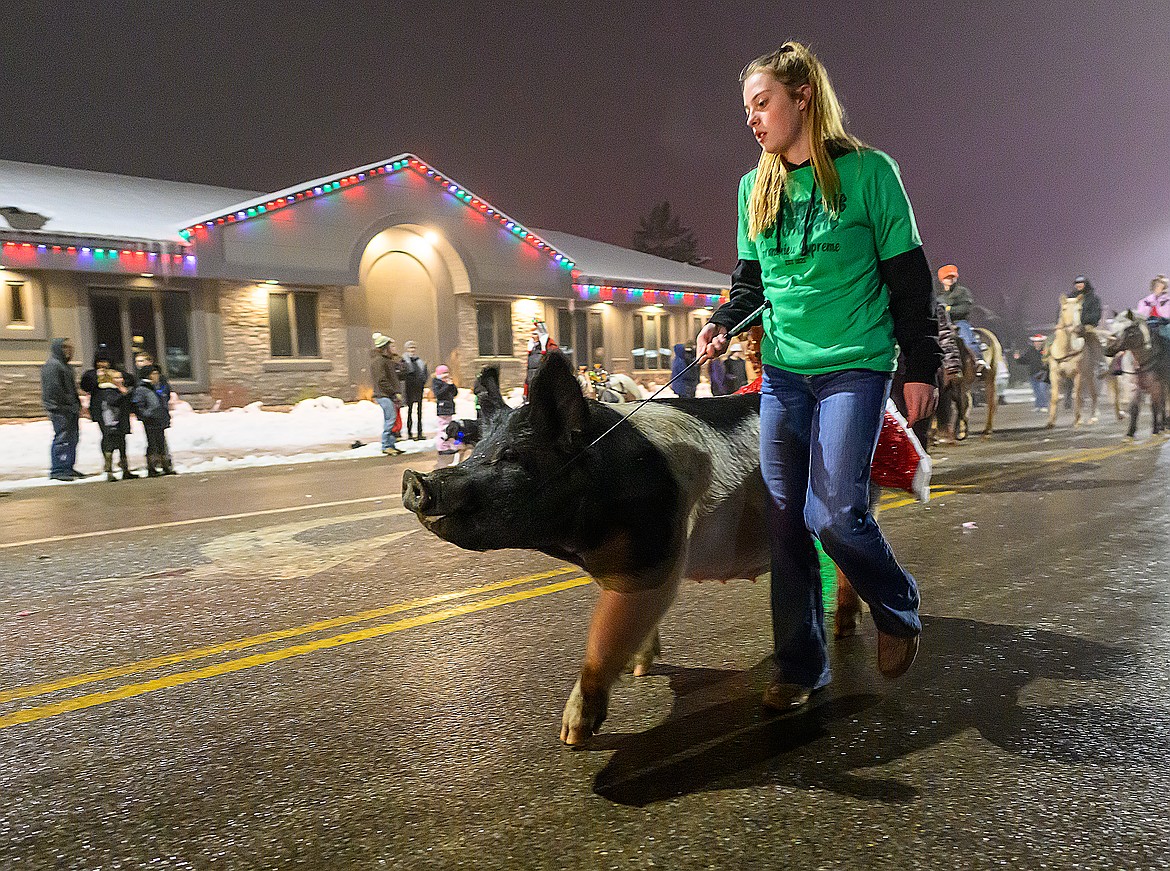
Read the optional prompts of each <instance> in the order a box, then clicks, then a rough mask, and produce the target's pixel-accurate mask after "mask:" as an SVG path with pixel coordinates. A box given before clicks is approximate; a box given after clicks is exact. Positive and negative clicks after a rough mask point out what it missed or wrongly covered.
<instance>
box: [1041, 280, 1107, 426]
mask: <svg viewBox="0 0 1170 871" xmlns="http://www.w3.org/2000/svg"><path fill="white" fill-rule="evenodd" d="M1101 360H1102V355H1101V342H1100V340H1099V339H1098V338H1097V330H1096V328H1095V327H1091V326H1084V325H1082V324H1081V298H1080V297H1079V296H1071V297H1070V296H1065V297H1061V299H1060V319H1059V320H1058V321H1057V323H1056V334H1055V335H1054V336H1053V339H1052V347H1051V348H1049V349H1048V380H1049V383H1050V384H1051V385H1052V396H1051V398H1050V399H1049V402H1048V423H1047V427H1048V428H1049V429H1052V427H1054V426H1056V415H1057V412H1058V411H1059V409H1060V399H1061V396H1062V395H1063V391H1062V389H1061V388H1062V386H1063V385H1062V383H1061V382H1062V381H1068V380H1071V381H1072V384H1073V426H1080V425H1081V403H1082V401H1083V399H1084V395H1085V393H1086V392H1087V393H1088V394H1089V398H1090V400H1091V404H1090V406H1089V423H1096V422H1097V399H1098V397H1099V396H1100V392H1101V382H1100V381H1099V380H1098V378H1097V370H1098V369H1099V368H1100V364H1101Z"/></svg>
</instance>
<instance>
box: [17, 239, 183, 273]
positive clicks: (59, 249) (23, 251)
mask: <svg viewBox="0 0 1170 871" xmlns="http://www.w3.org/2000/svg"><path fill="white" fill-rule="evenodd" d="M0 252H2V253H3V254H4V262H5V263H9V264H10V265H14V266H20V265H27V264H29V263H35V262H36V261H37V260H38V259H39V258H41V257H44V256H51V255H62V254H63V255H66V256H72V257H75V258H77V260H78V261H82V262H84V263H86V264H89V265H95V264H99V263H108V264H111V265H113V264H117V265H120V266H124V267H125V268H126V269H129V270H139V269H141V268H142V267H144V266H149V265H154V264H169V265H173V266H179V267H182V268H183V270H184V271H193V270H194V269H195V265H196V260H195V255H194V254H167V253H165V252H159V251H147V250H145V249H142V248H110V247H96V246H91V245H56V244H49V243H46V242H14V241H12V240H5V241H4V243H3V245H2V246H0Z"/></svg>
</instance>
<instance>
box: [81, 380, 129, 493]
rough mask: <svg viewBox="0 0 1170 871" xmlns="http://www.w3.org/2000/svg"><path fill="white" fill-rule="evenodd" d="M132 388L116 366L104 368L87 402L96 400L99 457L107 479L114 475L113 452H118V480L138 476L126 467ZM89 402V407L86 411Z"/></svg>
mask: <svg viewBox="0 0 1170 871" xmlns="http://www.w3.org/2000/svg"><path fill="white" fill-rule="evenodd" d="M131 391H132V388H130V387H127V386H126V374H125V373H124V372H122V370H120V369H106V370H104V374H103V375H102V377H101V380H99V381H98V385H97V387H96V389H95V390H94V393H93V399H92V400H90V401H91V402H94V403H97V409H98V417H99V419H100V423H99V426H100V427H101V430H102V457H103V458H104V459H105V473H106V480H107V481H117V480H118V479H117V478H115V477H114V452H115V451H117V452H118V465H119V466H120V467H121V469H122V480H123V481H128V480H129V479H131V478H137V477H138V476H137V475H136V474H134V473H133V472H131V471H130V462H129V459H128V458H127V456H126V436H128V435H129V434H130V412H131V411H132V410H133V397H132V396H131ZM92 414H93V406H92V405H91V407H90V415H91V416H92Z"/></svg>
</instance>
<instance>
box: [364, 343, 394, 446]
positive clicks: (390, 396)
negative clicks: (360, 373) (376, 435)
mask: <svg viewBox="0 0 1170 871" xmlns="http://www.w3.org/2000/svg"><path fill="white" fill-rule="evenodd" d="M401 364H402V359H401V358H400V357H399V356H398V354H397V353H396V352H395V350H394V340H393V339H392V338H390V337H389V336H383V335H382V334H381V333H374V351H373V355H372V357H371V360H370V381H371V383H372V384H373V385H374V402H376V403H378V405H379V406H381V408H382V417H383V418H384V422H383V424H382V453H384V454H385V455H386V456H388V457H392V456H395V455H397V454H401V453H402V451H401V450H400V449H399V448H398V446H397V441H398V438H397V435H396V434H397V433H398V432H399V431H400V430H401V424H400V422H399V416H398V409H399V408H400V407H401V405H402V381H401V379H400V378H399V375H398V373H399V372H400V371H401Z"/></svg>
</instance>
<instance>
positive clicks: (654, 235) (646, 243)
mask: <svg viewBox="0 0 1170 871" xmlns="http://www.w3.org/2000/svg"><path fill="white" fill-rule="evenodd" d="M634 250H635V251H641V252H642V253H644V254H653V255H654V256H655V257H665V258H666V259H667V260H677V261H678V262H680V263H689V264H690V265H691V266H702V265H703V264H704V263H706V262H707V261H708V260H710V259H711V258H709V257H703V256H702V255H700V254H699V243H698V241H697V240H696V239H695V234H694V233H693V232H692V231H691V228H690V227H684V226H683V225H682V222H681V221H680V220H679V218H678V215H676V214H674V213H673V211H672V210H671V208H670V203H669V202H668V201H666V200H663V201H662V202H661V203H659V204H658V205H656V206H655V207H654V208H652V209H651V210H650V214H649V215H647V216H646V217H644V218H642V219H641V221H639V225H638V229H637V230H636V231H634Z"/></svg>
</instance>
